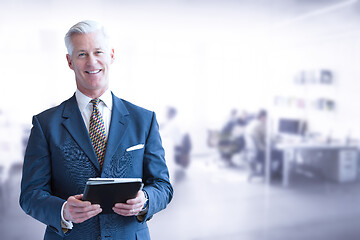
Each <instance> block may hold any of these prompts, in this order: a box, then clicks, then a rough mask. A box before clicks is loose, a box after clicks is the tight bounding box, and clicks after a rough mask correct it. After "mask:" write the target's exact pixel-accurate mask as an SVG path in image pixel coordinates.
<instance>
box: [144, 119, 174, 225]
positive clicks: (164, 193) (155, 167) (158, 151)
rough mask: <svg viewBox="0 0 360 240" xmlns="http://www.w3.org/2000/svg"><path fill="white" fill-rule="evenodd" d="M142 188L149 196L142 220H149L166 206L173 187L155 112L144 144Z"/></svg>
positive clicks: (170, 197)
mask: <svg viewBox="0 0 360 240" xmlns="http://www.w3.org/2000/svg"><path fill="white" fill-rule="evenodd" d="M143 164H144V166H143V171H144V173H143V174H144V175H143V181H144V183H145V187H144V190H145V191H146V192H147V194H148V196H149V205H148V206H149V208H148V212H147V214H146V216H145V218H144V220H145V221H146V220H149V219H150V218H151V217H152V216H153V215H154V214H155V213H157V212H159V211H161V210H162V209H164V208H166V206H167V204H168V203H169V202H170V201H171V199H172V196H173V188H172V186H171V184H170V181H169V171H168V169H167V166H166V162H165V152H164V148H163V147H162V142H161V137H160V133H159V125H158V123H157V120H156V116H155V113H153V115H152V120H151V124H150V128H149V133H148V137H147V140H146V144H145V155H144V162H143Z"/></svg>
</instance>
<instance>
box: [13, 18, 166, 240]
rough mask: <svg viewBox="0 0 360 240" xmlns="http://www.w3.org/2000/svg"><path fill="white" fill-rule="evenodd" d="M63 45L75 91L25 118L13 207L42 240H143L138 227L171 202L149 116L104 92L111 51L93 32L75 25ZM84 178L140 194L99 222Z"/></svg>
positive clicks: (143, 230) (88, 24) (86, 24)
mask: <svg viewBox="0 0 360 240" xmlns="http://www.w3.org/2000/svg"><path fill="white" fill-rule="evenodd" d="M65 44H66V47H67V49H68V54H67V55H66V58H67V61H68V65H69V67H70V69H72V70H73V71H74V73H75V80H76V86H77V90H76V92H75V94H74V96H72V97H71V98H70V99H68V100H66V101H64V102H63V103H61V104H60V105H59V106H57V107H54V108H51V109H48V110H46V111H44V112H42V113H40V114H38V115H36V116H34V117H33V127H32V130H31V134H30V138H29V142H28V146H27V149H26V153H25V158H24V166H23V178H22V182H21V196H20V205H21V207H22V208H23V210H24V211H25V212H26V213H27V214H29V215H31V216H32V217H34V218H36V219H37V220H39V221H41V222H43V223H44V224H46V225H47V228H46V232H45V236H44V239H45V240H55V239H77V240H79V239H86V240H91V239H94V240H95V239H106V240H109V239H116V240H118V239H121V240H122V239H123V240H131V239H134V240H135V239H150V234H149V230H148V227H147V224H146V221H147V220H149V219H150V218H151V217H152V216H153V215H154V214H155V213H157V212H159V211H160V210H162V209H164V208H165V207H166V206H167V204H168V203H169V202H170V201H171V198H172V194H173V189H172V186H171V184H170V182H169V174H168V169H167V167H166V164H165V159H164V149H163V147H162V145H161V138H160V134H159V129H158V124H157V121H156V117H155V114H154V113H153V112H150V111H148V110H145V109H143V108H140V107H138V106H135V105H133V104H131V103H129V102H127V101H125V100H122V99H119V98H117V97H116V96H115V95H114V94H112V92H110V90H109V68H110V65H111V64H112V63H113V61H114V49H112V48H110V45H109V39H108V36H107V34H106V32H105V30H104V28H103V27H102V26H101V25H100V24H98V23H96V22H93V21H83V22H79V23H77V24H76V25H74V26H73V27H72V28H70V30H69V31H68V33H67V34H66V36H65ZM96 124H97V125H96ZM99 146H100V147H99ZM105 149H106V150H105ZM90 177H103V178H142V180H143V183H144V188H143V190H141V191H139V192H138V194H137V196H136V198H134V199H129V200H128V201H127V202H126V203H117V204H115V206H114V207H113V211H114V212H113V213H111V214H100V213H101V211H102V209H101V206H99V205H98V204H91V203H90V202H88V201H82V194H81V193H82V192H83V191H84V187H85V184H86V181H87V179H88V178H90Z"/></svg>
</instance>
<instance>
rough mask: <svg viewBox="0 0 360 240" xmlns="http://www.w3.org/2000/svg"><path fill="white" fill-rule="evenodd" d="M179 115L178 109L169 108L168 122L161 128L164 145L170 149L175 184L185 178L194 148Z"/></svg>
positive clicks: (171, 170) (171, 168) (167, 112)
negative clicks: (179, 120) (179, 119)
mask: <svg viewBox="0 0 360 240" xmlns="http://www.w3.org/2000/svg"><path fill="white" fill-rule="evenodd" d="M177 115H178V111H177V110H176V108H174V107H168V108H167V111H166V120H165V122H164V123H162V124H161V126H160V130H161V133H162V135H163V136H164V144H165V145H166V146H167V149H169V153H170V159H171V163H170V164H168V166H169V169H170V172H171V173H172V174H171V176H174V182H180V181H182V180H183V179H184V178H185V170H186V168H187V167H188V166H189V164H190V160H191V159H190V152H191V148H192V143H191V137H190V134H189V133H188V132H186V131H184V130H183V129H182V128H181V127H180V126H181V125H180V123H179V122H178V116H177Z"/></svg>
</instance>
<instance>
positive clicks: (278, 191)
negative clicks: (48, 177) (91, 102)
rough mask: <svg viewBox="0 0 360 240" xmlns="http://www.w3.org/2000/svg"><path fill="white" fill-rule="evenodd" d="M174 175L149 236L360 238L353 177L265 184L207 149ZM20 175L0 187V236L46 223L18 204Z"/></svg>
mask: <svg viewBox="0 0 360 240" xmlns="http://www.w3.org/2000/svg"><path fill="white" fill-rule="evenodd" d="M176 176H178V178H177V179H174V180H173V184H174V199H173V201H172V202H171V204H170V205H169V206H168V208H167V209H165V210H164V211H162V212H160V213H158V214H157V215H155V216H154V218H153V219H152V220H151V221H150V222H149V226H150V232H151V236H152V239H154V240H168V239H171V240H205V239H206V240H215V239H222V240H227V239H229V240H230V239H231V240H236V239H244V240H253V239H256V240H275V239H276V240H282V239H284V240H285V239H287V240H288V239H291V240H293V239H294V240H297V239H316V240H325V239H326V240H335V239H336V240H337V239H346V240H352V239H360V237H359V236H360V208H359V207H358V206H359V202H360V182H356V183H344V184H339V183H334V182H326V181H323V180H321V179H306V178H304V177H302V176H294V175H293V176H292V185H291V186H290V187H288V188H283V187H282V186H281V184H280V183H279V182H274V183H272V184H271V185H270V186H266V185H265V184H264V183H263V182H262V181H261V179H254V180H253V181H252V182H250V183H249V182H247V175H246V171H244V170H243V169H232V168H228V167H225V166H224V165H223V164H222V163H221V162H220V161H219V160H216V159H215V160H214V157H209V156H208V157H202V158H193V159H192V162H191V165H190V167H189V169H188V170H187V171H186V172H184V174H183V175H181V174H179V172H177V175H176ZM179 176H182V177H181V178H180V177H179ZM20 177H21V174H20V173H14V174H12V178H11V180H10V181H9V183H8V184H7V185H6V186H5V187H6V188H7V189H12V190H11V191H7V192H8V193H9V194H7V195H6V196H5V195H4V194H3V192H1V193H0V194H1V195H0V197H1V198H0V201H1V202H0V206H1V207H0V213H1V214H0V234H1V235H0V236H1V239H4V240H23V239H26V240H38V239H42V236H43V231H44V228H45V226H44V225H43V224H41V223H39V222H37V221H36V220H33V219H32V218H30V217H28V216H26V215H25V214H24V213H23V212H22V211H21V209H20V208H19V207H18V195H19V188H20V186H19V183H20Z"/></svg>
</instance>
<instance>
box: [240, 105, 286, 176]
mask: <svg viewBox="0 0 360 240" xmlns="http://www.w3.org/2000/svg"><path fill="white" fill-rule="evenodd" d="M267 116H268V114H267V111H266V110H260V111H259V113H258V114H257V117H256V118H255V119H253V120H252V121H251V122H250V123H249V125H248V126H247V129H246V134H247V135H248V137H247V139H248V140H251V141H252V144H253V145H254V147H255V149H256V156H255V161H254V162H252V163H251V168H252V169H251V170H252V173H251V174H250V177H249V179H251V177H252V176H254V175H261V176H263V175H264V174H265V156H266V155H265V152H266V147H267V146H266V144H267V142H266V138H267ZM246 144H250V143H249V142H247V143H246ZM270 154H271V164H270V166H271V175H272V176H274V177H281V172H282V171H281V168H282V152H281V151H279V150H276V149H273V148H271V150H270ZM257 164H259V165H260V170H258V169H257Z"/></svg>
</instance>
